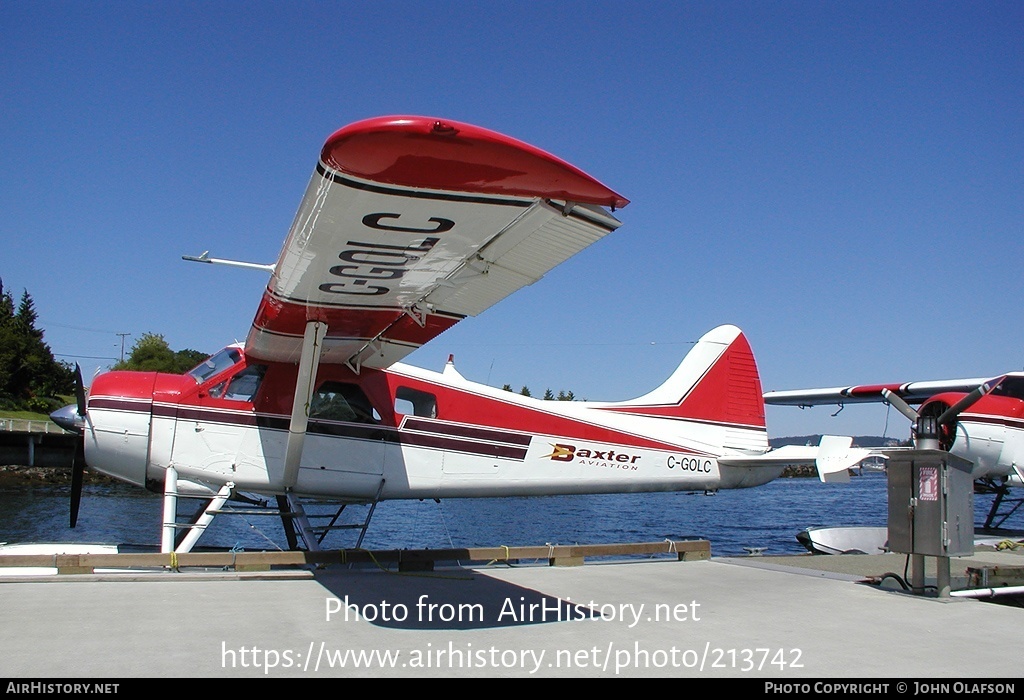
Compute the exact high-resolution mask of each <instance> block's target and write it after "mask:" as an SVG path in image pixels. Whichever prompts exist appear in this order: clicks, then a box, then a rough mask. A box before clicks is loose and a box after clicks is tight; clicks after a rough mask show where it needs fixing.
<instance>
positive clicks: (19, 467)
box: [0, 464, 119, 489]
mask: <svg viewBox="0 0 1024 700" xmlns="http://www.w3.org/2000/svg"><path fill="white" fill-rule="evenodd" d="M82 483H83V484H116V483H119V482H118V481H117V479H114V478H112V477H109V476H105V475H103V474H99V473H97V472H94V471H90V470H88V469H86V470H85V478H84V479H83V480H82ZM40 484H44V485H58V486H64V485H67V486H70V485H71V467H70V466H68V467H28V466H25V465H23V464H0V489H5V488H12V487H18V486H38V485H40Z"/></svg>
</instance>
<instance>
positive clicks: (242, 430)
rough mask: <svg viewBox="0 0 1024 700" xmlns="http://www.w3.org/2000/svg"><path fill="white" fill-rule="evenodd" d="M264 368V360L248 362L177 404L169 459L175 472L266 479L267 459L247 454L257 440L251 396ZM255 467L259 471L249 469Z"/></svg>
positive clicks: (230, 478)
mask: <svg viewBox="0 0 1024 700" xmlns="http://www.w3.org/2000/svg"><path fill="white" fill-rule="evenodd" d="M265 372H266V367H265V366H264V365H249V366H248V367H244V368H242V369H240V371H238V372H236V373H235V374H234V375H232V376H230V377H228V378H226V379H223V380H221V381H219V382H217V383H215V384H214V385H212V386H210V387H208V388H204V389H201V390H200V391H199V392H198V393H197V394H196V395H195V396H194V398H193V399H192V400H191V401H188V402H187V403H186V402H185V401H183V402H182V403H181V404H179V405H178V410H177V421H176V425H175V435H174V444H173V446H172V449H171V464H173V465H174V466H175V467H176V468H177V469H178V470H179V473H181V474H183V475H185V474H188V475H192V476H196V477H199V478H202V477H203V476H208V477H209V478H211V479H213V480H215V481H234V482H236V483H238V484H240V485H242V484H247V485H251V486H255V485H259V484H261V483H266V482H267V476H266V466H265V460H264V459H262V458H261V457H258V456H257V457H256V458H255V459H253V458H252V457H253V456H251V455H250V457H248V458H247V457H245V455H246V454H248V452H251V451H252V450H253V449H257V448H258V446H259V442H260V441H259V439H258V435H257V433H258V426H257V419H256V411H255V409H254V408H253V400H254V399H255V396H256V392H257V391H258V390H259V386H260V383H261V382H262V380H263V375H264V374H265ZM254 445H255V446H256V447H255V448H254V447H253V446H254ZM246 446H248V447H246ZM254 467H255V468H256V470H257V473H249V472H252V471H253V468H254Z"/></svg>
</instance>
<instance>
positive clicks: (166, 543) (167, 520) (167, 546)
mask: <svg viewBox="0 0 1024 700" xmlns="http://www.w3.org/2000/svg"><path fill="white" fill-rule="evenodd" d="M177 525H178V470H177V469H175V468H174V467H167V475H166V476H165V477H164V525H163V530H162V534H161V536H160V552H161V554H170V553H171V552H173V551H174V533H175V529H176V528H177Z"/></svg>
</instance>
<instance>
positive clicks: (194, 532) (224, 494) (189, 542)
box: [174, 481, 235, 553]
mask: <svg viewBox="0 0 1024 700" xmlns="http://www.w3.org/2000/svg"><path fill="white" fill-rule="evenodd" d="M234 488H235V485H234V483H232V482H230V481H229V482H228V483H226V484H224V485H223V486H221V487H220V491H218V492H217V495H216V496H214V497H213V498H212V499H210V504H209V505H208V506H206V510H204V511H203V514H202V515H201V516H200V517H199V519H198V520H197V521H196V522H195V523H193V524H192V527H191V529H189V531H188V534H187V535H185V539H183V540H182V541H181V544H180V545H178V547H177V548H176V549H175V550H174V551H175V552H178V553H185V552H191V551H192V547H193V546H194V545H195V543H196V540H198V539H199V536H200V535H202V534H203V533H204V532H206V528H207V526H208V525H209V524H210V523H212V522H213V516H214V515H216V514H217V513H218V512H219V511H220V509H221V508H222V507H223V506H224V504H225V503H226V502H227V500H228V499H229V498H230V497H231V491H232V489H234Z"/></svg>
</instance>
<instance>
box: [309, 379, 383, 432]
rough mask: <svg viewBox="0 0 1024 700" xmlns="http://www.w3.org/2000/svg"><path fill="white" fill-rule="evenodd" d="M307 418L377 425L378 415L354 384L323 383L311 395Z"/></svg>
mask: <svg viewBox="0 0 1024 700" xmlns="http://www.w3.org/2000/svg"><path fill="white" fill-rule="evenodd" d="M309 417H310V418H313V419H319V420H336V421H346V422H350V423H379V422H380V414H378V413H377V411H376V409H374V408H373V405H372V404H371V403H370V400H369V399H368V398H366V394H364V393H363V390H362V389H360V388H359V387H358V386H357V385H355V384H346V383H344V382H324V383H323V384H321V385H320V388H319V389H317V390H316V393H314V394H313V400H312V402H310V405H309Z"/></svg>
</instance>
